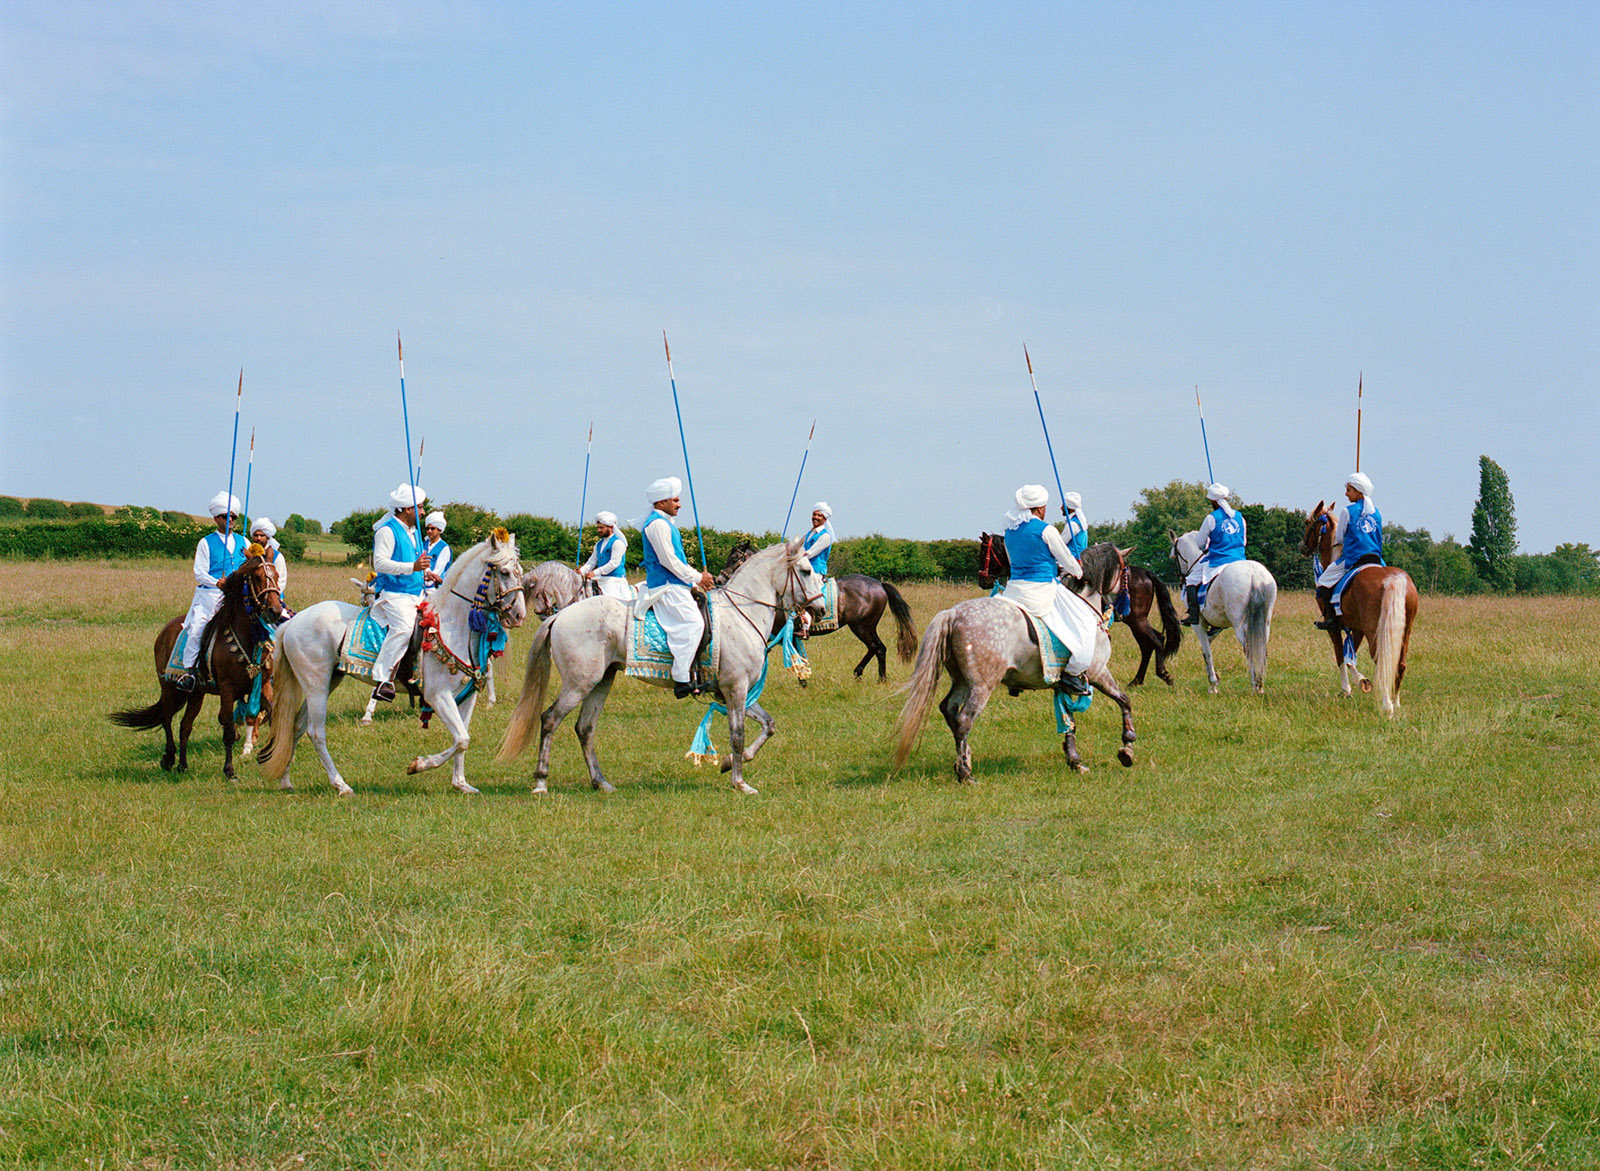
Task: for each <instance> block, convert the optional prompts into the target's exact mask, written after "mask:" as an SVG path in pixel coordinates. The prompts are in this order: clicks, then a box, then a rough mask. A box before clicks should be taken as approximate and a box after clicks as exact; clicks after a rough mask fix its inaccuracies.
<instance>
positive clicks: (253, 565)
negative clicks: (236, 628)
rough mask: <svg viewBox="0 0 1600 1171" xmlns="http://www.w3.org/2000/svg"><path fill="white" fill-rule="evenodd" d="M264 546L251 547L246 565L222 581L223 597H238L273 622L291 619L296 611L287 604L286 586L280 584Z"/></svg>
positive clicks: (254, 612)
mask: <svg viewBox="0 0 1600 1171" xmlns="http://www.w3.org/2000/svg"><path fill="white" fill-rule="evenodd" d="M264 552H265V551H264V550H262V548H261V546H260V545H251V546H250V555H249V556H248V557H246V558H245V560H244V564H243V565H241V566H239V568H238V569H235V570H234V571H233V572H232V573H230V574H229V575H228V576H227V577H226V578H224V579H223V581H222V596H223V597H224V598H229V597H232V598H236V599H238V600H240V601H242V602H243V603H244V606H245V609H246V610H247V611H248V612H249V613H251V614H255V615H259V616H260V618H261V620H262V621H263V622H265V623H267V624H269V625H272V626H276V625H277V624H278V623H280V622H287V621H288V620H289V619H290V618H291V617H292V614H291V613H290V612H289V610H288V608H287V607H286V606H284V604H283V589H282V587H281V586H279V584H278V568H277V566H275V565H274V564H273V563H272V562H271V561H269V560H268V559H267V558H266V557H265V556H263V553H264Z"/></svg>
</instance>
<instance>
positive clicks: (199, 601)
mask: <svg viewBox="0 0 1600 1171" xmlns="http://www.w3.org/2000/svg"><path fill="white" fill-rule="evenodd" d="M221 605H222V591H221V590H219V589H217V588H216V587H215V586H195V587H194V601H192V602H190V603H189V612H188V613H187V614H185V615H184V617H183V640H184V642H183V669H184V670H185V671H189V670H193V669H194V665H195V664H196V663H198V662H199V661H200V636H201V634H203V633H204V632H205V628H206V623H207V622H210V621H211V616H212V615H213V614H215V613H216V612H217V610H218V608H219V607H220V606H221Z"/></svg>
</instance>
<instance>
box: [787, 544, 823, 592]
mask: <svg viewBox="0 0 1600 1171" xmlns="http://www.w3.org/2000/svg"><path fill="white" fill-rule="evenodd" d="M782 549H783V557H782V558H781V561H782V562H783V584H782V585H781V586H780V587H779V588H778V601H779V602H780V604H782V605H784V606H787V607H788V608H789V609H791V610H804V609H807V608H808V607H809V608H819V607H821V605H822V575H821V574H820V573H818V572H817V571H816V570H815V569H813V568H812V567H811V558H809V557H807V556H806V553H805V538H804V537H795V538H793V539H792V540H790V541H789V542H787V543H786V544H784V545H783V546H782Z"/></svg>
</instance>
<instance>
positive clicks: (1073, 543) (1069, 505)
mask: <svg viewBox="0 0 1600 1171" xmlns="http://www.w3.org/2000/svg"><path fill="white" fill-rule="evenodd" d="M1061 513H1062V515H1063V516H1065V517H1066V518H1067V519H1066V522H1065V523H1064V524H1063V525H1062V526H1061V535H1062V536H1063V537H1065V538H1066V542H1067V552H1069V553H1071V554H1072V555H1073V556H1074V557H1082V556H1083V551H1084V550H1085V549H1087V548H1088V547H1089V522H1088V520H1087V519H1086V518H1085V517H1084V515H1083V497H1082V496H1079V495H1078V494H1077V493H1076V492H1068V493H1067V495H1066V497H1065V499H1064V501H1063V503H1062V505H1061Z"/></svg>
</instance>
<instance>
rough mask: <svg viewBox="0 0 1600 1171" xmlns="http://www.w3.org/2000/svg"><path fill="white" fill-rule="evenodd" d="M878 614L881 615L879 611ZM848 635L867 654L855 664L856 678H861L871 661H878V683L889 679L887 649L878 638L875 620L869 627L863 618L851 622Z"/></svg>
mask: <svg viewBox="0 0 1600 1171" xmlns="http://www.w3.org/2000/svg"><path fill="white" fill-rule="evenodd" d="M879 614H880V615H881V614H882V611H881V610H880V611H879ZM850 633H852V634H854V635H855V636H856V637H857V638H859V639H860V640H861V644H862V645H863V646H865V647H866V648H867V653H866V654H864V655H862V656H861V661H860V662H859V663H857V664H856V678H857V679H859V678H861V672H862V671H864V670H866V667H867V664H868V663H870V662H872V660H873V659H877V660H878V682H879V683H882V682H883V681H884V680H886V679H887V678H889V666H888V663H889V648H888V646H887V645H886V644H885V643H884V641H883V639H881V638H879V637H878V623H877V619H876V618H874V619H873V620H872V624H871V625H870V626H869V625H868V624H867V620H866V619H864V618H862V619H857V620H856V621H854V622H851V623H850Z"/></svg>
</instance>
